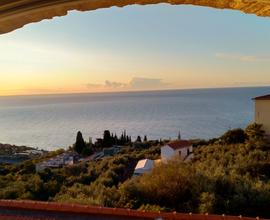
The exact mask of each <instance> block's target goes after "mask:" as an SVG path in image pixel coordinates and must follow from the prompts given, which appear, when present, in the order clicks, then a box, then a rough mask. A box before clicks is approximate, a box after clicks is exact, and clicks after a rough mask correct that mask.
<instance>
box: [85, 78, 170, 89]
mask: <svg viewBox="0 0 270 220" xmlns="http://www.w3.org/2000/svg"><path fill="white" fill-rule="evenodd" d="M169 86H170V84H169V83H165V82H163V80H162V79H155V78H144V77H134V78H132V79H131V81H130V82H129V83H121V82H114V81H109V80H106V81H105V82H104V84H92V83H88V84H86V87H87V88H88V89H100V90H108V89H109V90H114V89H115V90H117V89H118V90H120V89H123V90H144V89H146V90H147V89H164V88H168V87H169Z"/></svg>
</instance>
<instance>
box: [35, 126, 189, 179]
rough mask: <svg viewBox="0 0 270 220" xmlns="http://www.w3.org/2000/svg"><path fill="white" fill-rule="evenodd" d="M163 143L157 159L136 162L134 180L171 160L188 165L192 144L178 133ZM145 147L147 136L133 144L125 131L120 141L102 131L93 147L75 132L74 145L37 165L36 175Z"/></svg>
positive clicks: (139, 138)
mask: <svg viewBox="0 0 270 220" xmlns="http://www.w3.org/2000/svg"><path fill="white" fill-rule="evenodd" d="M165 142H166V144H164V145H163V146H161V154H160V159H158V160H151V159H149V158H144V159H142V160H139V161H138V162H137V165H136V167H135V169H134V174H133V175H134V176H139V175H141V174H143V173H147V172H150V171H151V170H152V169H153V167H154V166H155V165H157V164H159V163H166V162H167V161H168V160H171V159H180V160H182V161H189V160H191V159H192V158H193V146H192V143H191V142H190V141H188V140H182V139H181V135H180V132H179V135H178V138H177V139H176V140H172V141H165ZM147 143H148V140H147V137H146V136H144V138H143V140H142V138H141V137H140V136H138V137H137V139H136V141H134V142H132V141H131V137H130V136H127V135H126V132H125V131H124V132H123V133H122V135H121V137H120V138H118V137H117V135H116V134H111V133H110V131H108V130H105V131H104V135H103V138H98V139H97V140H96V142H95V143H92V138H89V142H85V141H84V139H83V136H82V133H81V132H78V134H77V138H76V143H75V144H74V145H73V146H72V147H70V149H69V150H67V151H64V152H63V153H61V154H59V155H57V156H55V157H52V158H49V159H47V160H43V161H41V162H40V163H37V164H36V171H42V170H45V169H46V168H61V167H65V166H72V165H74V164H77V163H80V162H90V161H96V160H100V159H102V158H104V157H108V156H113V155H115V154H117V153H118V152H120V151H121V149H122V148H124V147H125V146H133V147H136V148H138V147H141V146H143V145H146V144H147Z"/></svg>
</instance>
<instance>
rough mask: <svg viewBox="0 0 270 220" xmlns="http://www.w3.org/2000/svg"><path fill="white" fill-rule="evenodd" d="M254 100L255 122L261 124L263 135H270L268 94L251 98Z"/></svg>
mask: <svg viewBox="0 0 270 220" xmlns="http://www.w3.org/2000/svg"><path fill="white" fill-rule="evenodd" d="M253 100H254V102H255V122H256V123H257V124H262V126H263V127H262V129H263V130H264V131H265V135H266V136H268V137H270V94H269V95H265V96H259V97H256V98H254V99H253Z"/></svg>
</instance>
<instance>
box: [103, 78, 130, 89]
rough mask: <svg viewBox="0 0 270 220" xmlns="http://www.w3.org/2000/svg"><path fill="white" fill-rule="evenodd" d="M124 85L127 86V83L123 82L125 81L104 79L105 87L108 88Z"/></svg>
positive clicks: (122, 86)
mask: <svg viewBox="0 0 270 220" xmlns="http://www.w3.org/2000/svg"><path fill="white" fill-rule="evenodd" d="M126 86H127V84H125V83H120V82H113V81H109V80H106V81H105V87H108V88H124V87H126Z"/></svg>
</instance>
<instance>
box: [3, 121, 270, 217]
mask: <svg viewBox="0 0 270 220" xmlns="http://www.w3.org/2000/svg"><path fill="white" fill-rule="evenodd" d="M162 144H163V143H162V142H161V143H159V142H149V143H148V144H146V145H141V146H140V145H139V146H125V147H124V148H123V149H122V150H121V151H120V152H119V153H118V154H116V155H114V156H108V157H104V158H102V159H98V160H95V161H84V162H81V163H79V164H76V165H73V166H69V167H64V168H59V169H45V170H43V171H41V172H36V171H35V164H34V163H35V160H33V161H27V162H24V163H22V164H20V165H2V170H4V171H5V172H2V174H0V175H1V176H0V186H1V190H0V199H30V200H43V201H57V202H65V203H78V204H89V205H98V206H107V207H121V208H132V209H139V210H155V211H157V210H163V211H174V210H175V211H178V212H193V213H206V212H207V213H215V214H227V215H228V214H230V215H240V214H241V215H244V216H260V217H265V218H266V217H268V218H269V217H270V214H269V207H270V181H269V180H270V144H269V142H268V141H266V140H264V139H263V132H262V131H261V130H260V126H259V125H251V126H249V127H248V128H247V129H246V130H245V131H243V130H241V129H235V130H231V131H228V132H227V133H226V134H224V135H223V136H222V137H220V138H217V139H213V140H210V141H197V142H196V143H194V146H195V148H194V155H195V156H194V159H193V160H192V161H190V162H189V163H183V162H181V161H177V160H175V161H171V162H169V163H167V164H160V165H158V166H156V167H155V168H154V170H153V171H152V173H149V174H144V175H143V176H140V177H132V174H133V169H134V167H135V165H136V162H137V161H138V160H140V159H143V158H150V159H158V158H159V156H160V146H162Z"/></svg>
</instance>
